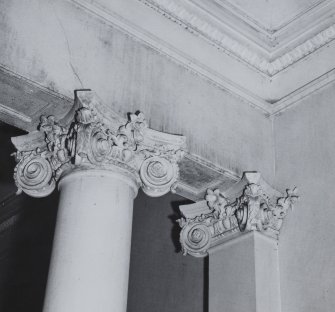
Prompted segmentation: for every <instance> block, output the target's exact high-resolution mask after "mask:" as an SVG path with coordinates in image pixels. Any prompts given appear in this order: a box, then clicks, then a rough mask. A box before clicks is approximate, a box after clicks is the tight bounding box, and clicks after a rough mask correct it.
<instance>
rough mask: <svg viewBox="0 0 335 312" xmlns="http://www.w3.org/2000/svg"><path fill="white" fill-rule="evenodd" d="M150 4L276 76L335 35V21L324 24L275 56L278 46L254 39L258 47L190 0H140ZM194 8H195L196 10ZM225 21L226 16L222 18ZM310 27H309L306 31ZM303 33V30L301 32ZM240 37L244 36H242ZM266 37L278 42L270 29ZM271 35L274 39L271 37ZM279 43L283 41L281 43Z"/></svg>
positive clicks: (238, 56) (186, 27)
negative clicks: (223, 26)
mask: <svg viewBox="0 0 335 312" xmlns="http://www.w3.org/2000/svg"><path fill="white" fill-rule="evenodd" d="M139 1H141V2H143V3H145V4H146V5H148V6H149V7H151V8H153V9H154V10H156V11H157V12H159V13H160V14H162V15H163V16H165V17H167V18H169V19H170V20H172V21H174V22H176V23H178V24H179V25H181V26H182V27H184V28H185V29H186V30H188V31H189V32H191V33H193V34H195V35H196V36H199V37H202V38H204V39H205V40H207V41H208V42H209V43H211V44H212V45H214V46H215V47H217V48H219V49H220V50H222V51H223V52H226V53H228V54H229V55H232V56H234V57H236V58H238V59H239V60H241V61H243V62H245V63H247V64H248V65H249V66H252V67H253V68H255V69H256V70H259V71H260V72H262V73H264V74H266V75H268V76H270V77H272V76H274V75H275V74H277V73H279V72H280V71H282V70H284V69H285V68H287V67H289V66H290V65H293V64H294V63H296V62H297V61H299V60H301V59H302V58H304V57H306V56H308V55H309V54H311V53H312V52H314V51H316V50H317V49H319V48H321V47H322V46H324V45H326V44H327V43H329V42H330V41H332V40H334V39H335V24H332V25H330V26H328V27H325V26H324V27H323V29H320V30H319V31H318V32H317V33H315V30H314V29H313V31H311V34H310V35H309V36H308V37H307V38H306V39H305V40H304V41H303V42H301V43H298V44H295V45H294V46H293V47H291V48H286V49H285V50H284V51H285V52H282V53H280V54H279V55H278V56H276V57H273V56H274V55H276V54H278V53H276V52H277V51H276V49H275V46H274V47H272V49H269V50H268V51H266V49H265V50H264V48H262V46H258V45H259V43H257V42H256V41H257V40H255V39H254V40H253V45H254V49H253V48H251V47H250V40H247V39H246V38H243V39H240V36H237V35H236V31H233V30H232V29H231V27H229V26H227V25H226V26H225V28H224V30H223V29H222V27H218V26H217V25H216V23H215V22H214V19H213V18H208V17H204V15H203V14H201V13H202V12H201V11H198V10H196V9H195V7H194V8H193V7H192V6H190V5H189V4H188V1H186V2H185V1H181V2H180V1H176V0H139ZM329 3H330V4H331V5H332V6H331V7H330V8H329V9H328V14H330V12H332V11H333V9H334V6H333V4H332V3H331V2H329ZM187 4H188V5H187ZM192 9H193V10H192ZM221 22H223V24H224V20H222V21H221ZM307 30H308V27H306V31H307ZM297 37H298V38H299V37H301V34H299V36H297ZM237 38H239V39H240V40H238V39H237ZM264 38H265V39H264V40H263V41H264V42H265V43H264V44H265V45H267V44H268V43H267V41H270V43H271V42H275V41H276V40H277V39H276V37H275V35H271V33H268V34H267V36H265V37H264ZM268 38H270V39H268ZM277 45H279V44H277Z"/></svg>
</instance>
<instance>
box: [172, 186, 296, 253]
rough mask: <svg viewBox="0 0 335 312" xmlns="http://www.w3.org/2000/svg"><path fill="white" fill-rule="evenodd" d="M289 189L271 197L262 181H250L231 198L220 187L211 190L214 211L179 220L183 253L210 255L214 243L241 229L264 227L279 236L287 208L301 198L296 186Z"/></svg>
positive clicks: (209, 200)
mask: <svg viewBox="0 0 335 312" xmlns="http://www.w3.org/2000/svg"><path fill="white" fill-rule="evenodd" d="M286 192H287V194H286V196H284V197H278V198H269V197H268V196H267V194H265V193H264V191H263V190H262V188H261V186H260V185H258V184H254V183H250V184H248V185H246V186H245V188H244V190H243V193H242V195H240V196H239V197H238V198H236V199H234V200H229V199H228V198H226V197H225V196H224V195H223V194H222V193H221V192H220V191H219V190H214V191H213V190H210V189H209V190H207V194H206V196H205V200H206V204H207V206H208V208H209V209H210V212H209V213H206V214H201V215H198V216H195V217H193V218H187V217H183V218H181V219H180V220H178V222H179V225H180V227H181V228H182V231H181V233H180V242H181V245H182V249H183V254H184V255H186V254H190V255H193V256H196V257H203V256H206V255H207V252H208V249H209V248H210V247H211V246H213V245H216V244H218V243H220V241H222V239H225V238H228V237H229V236H231V235H232V234H234V233H238V232H244V231H260V232H263V233H264V234H265V235H268V236H270V237H273V238H278V234H279V231H280V228H281V226H282V222H283V219H284V217H285V216H286V214H287V211H288V210H289V209H290V208H292V207H293V204H294V202H295V201H296V200H297V199H298V196H297V190H296V188H295V189H293V191H291V190H287V191H286Z"/></svg>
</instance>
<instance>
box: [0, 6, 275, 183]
mask: <svg viewBox="0 0 335 312" xmlns="http://www.w3.org/2000/svg"><path fill="white" fill-rule="evenodd" d="M0 20H1V27H0V41H1V43H2V44H1V45H0V65H1V66H3V67H5V68H7V69H9V70H11V71H13V72H14V73H16V74H19V75H22V76H23V77H26V78H28V79H30V80H32V81H34V82H36V83H38V84H40V85H41V86H43V87H46V88H48V89H50V90H53V91H55V92H58V93H60V94H62V95H65V96H67V97H70V98H72V97H73V90H74V89H78V88H91V89H92V90H94V91H96V92H97V94H98V95H99V96H100V97H101V98H102V100H103V101H105V102H106V103H110V105H111V107H112V108H113V110H115V111H116V112H118V113H120V114H121V115H122V116H124V115H125V114H126V113H127V112H132V111H136V110H142V111H143V112H144V113H145V115H146V116H147V119H148V120H149V124H150V126H151V127H152V128H154V129H156V130H161V131H164V132H169V133H174V134H183V135H185V136H186V137H187V138H188V145H189V150H190V152H191V153H194V154H196V155H198V156H201V157H203V158H205V159H207V160H209V161H212V162H213V163H215V164H217V165H220V166H222V167H224V168H225V169H228V170H232V171H234V172H236V173H238V174H241V173H242V171H248V170H249V171H250V170H260V171H261V172H262V173H263V175H264V176H265V177H266V178H267V179H268V180H271V178H272V176H273V163H272V159H273V148H272V141H271V121H270V120H269V119H268V118H265V116H264V115H263V113H261V112H260V111H258V110H256V109H254V108H252V107H250V106H249V105H248V104H246V103H244V102H241V100H239V99H238V98H235V97H233V96H232V95H230V94H229V93H228V92H226V91H224V90H221V89H219V88H218V87H216V86H214V85H212V84H211V83H210V82H208V81H206V80H205V79H203V78H201V77H199V76H196V75H195V74H193V73H192V72H190V71H188V70H187V69H185V68H184V67H182V66H181V65H178V64H177V63H176V62H175V61H173V60H171V59H168V58H167V57H165V56H163V55H161V54H159V53H158V52H157V51H156V50H153V49H152V48H150V47H148V46H145V45H144V44H142V43H140V42H139V41H137V40H136V39H135V38H131V37H129V36H128V35H127V34H125V33H124V32H121V31H119V30H117V29H116V28H115V27H114V26H113V25H112V24H110V23H109V24H108V23H107V22H106V20H103V19H101V18H98V17H97V16H95V15H93V14H92V13H89V12H87V11H84V10H83V9H82V8H79V7H77V6H76V5H75V3H74V1H65V0H61V1H56V2H55V1H50V0H47V1H45V0H43V1H42V0H31V1H26V0H25V1H22V0H13V1H10V2H8V1H4V0H0ZM153 27H159V25H153ZM194 48H195V49H196V48H197V47H194ZM46 104H47V103H46ZM13 108H14V109H17V110H19V109H20V108H19V107H13ZM26 113H27V114H28V113H30V114H33V113H35V112H34V111H33V107H32V106H31V107H27V108H26ZM36 113H38V112H36ZM28 115H29V114H28Z"/></svg>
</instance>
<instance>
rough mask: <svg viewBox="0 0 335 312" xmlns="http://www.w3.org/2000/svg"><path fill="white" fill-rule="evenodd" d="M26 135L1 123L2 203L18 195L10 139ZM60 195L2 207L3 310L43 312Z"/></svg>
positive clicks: (0, 267) (0, 294) (0, 298)
mask: <svg viewBox="0 0 335 312" xmlns="http://www.w3.org/2000/svg"><path fill="white" fill-rule="evenodd" d="M21 134H24V133H23V132H22V131H20V130H17V129H15V128H14V127H11V126H8V125H5V124H2V123H1V124H0V144H1V145H0V146H1V153H0V185H1V187H0V200H2V199H3V198H6V197H7V198H8V196H10V197H11V195H13V194H15V191H16V187H15V184H14V180H13V170H14V166H15V160H14V157H13V156H10V155H11V154H12V153H13V152H14V147H13V145H12V144H11V141H10V138H11V137H12V136H17V135H21ZM57 202H58V194H57V193H54V194H53V195H52V196H50V197H48V198H42V199H35V198H30V197H28V196H26V195H24V194H22V195H19V196H16V197H15V196H12V200H10V201H7V202H6V204H5V205H0V224H2V225H4V224H9V226H2V227H1V231H0V311H1V312H21V311H22V312H23V311H24V312H40V311H42V305H43V298H44V291H45V285H46V281H47V274H48V266H49V259H50V253H51V246H52V239H53V232H54V225H55V219H56V212H57Z"/></svg>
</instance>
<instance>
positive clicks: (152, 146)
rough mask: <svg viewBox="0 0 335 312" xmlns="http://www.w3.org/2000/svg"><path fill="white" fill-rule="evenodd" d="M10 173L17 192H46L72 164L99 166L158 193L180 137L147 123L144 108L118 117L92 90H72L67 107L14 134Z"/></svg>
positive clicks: (170, 177)
mask: <svg viewBox="0 0 335 312" xmlns="http://www.w3.org/2000/svg"><path fill="white" fill-rule="evenodd" d="M12 142H13V144H14V145H15V147H16V149H17V152H16V153H15V157H16V160H17V162H18V163H17V166H16V167H15V172H14V179H15V182H16V185H17V187H18V190H19V192H22V191H23V192H25V193H26V194H28V195H30V196H34V197H44V196H47V195H49V194H50V193H51V192H52V191H53V190H54V188H55V186H56V183H57V181H58V180H59V179H60V178H61V177H62V176H63V175H64V174H66V173H68V172H69V171H72V170H81V169H82V170H89V169H102V170H109V171H114V170H117V171H118V172H120V171H121V172H123V173H124V174H126V175H128V176H131V177H132V178H133V179H134V181H135V182H136V183H137V184H138V186H141V187H142V189H143V191H144V192H145V193H146V194H148V195H149V196H161V195H164V194H166V193H167V192H169V191H170V190H171V188H173V185H174V183H175V182H176V181H177V180H178V176H179V169H178V162H179V160H181V158H182V157H183V155H184V150H183V149H184V148H185V137H184V136H179V135H171V134H167V133H163V132H159V131H155V130H152V129H150V128H148V123H147V121H146V119H145V117H144V114H143V113H141V112H137V113H134V114H129V116H128V119H123V118H121V117H119V116H118V115H117V114H115V113H114V112H113V111H111V109H110V108H109V107H108V106H106V105H104V104H103V103H102V102H101V101H100V100H99V98H98V97H97V96H96V95H95V93H94V92H92V91H88V90H82V91H77V92H76V97H75V101H74V105H73V107H72V109H71V110H70V111H69V113H68V114H67V115H66V116H65V117H64V118H63V119H61V120H59V121H57V120H55V118H54V117H53V116H41V121H40V124H39V126H38V130H36V131H33V132H31V133H29V134H27V135H23V136H19V137H14V138H12Z"/></svg>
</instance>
